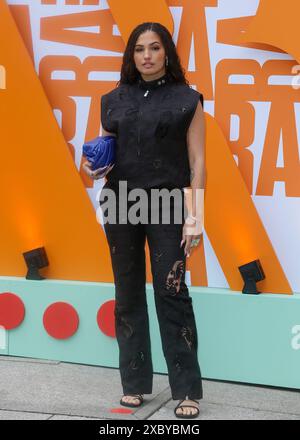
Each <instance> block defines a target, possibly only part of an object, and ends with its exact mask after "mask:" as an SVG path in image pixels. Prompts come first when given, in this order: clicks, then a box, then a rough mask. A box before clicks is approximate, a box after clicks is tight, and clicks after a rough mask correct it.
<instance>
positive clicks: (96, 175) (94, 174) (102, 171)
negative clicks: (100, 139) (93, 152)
mask: <svg viewBox="0 0 300 440" xmlns="http://www.w3.org/2000/svg"><path fill="white" fill-rule="evenodd" d="M102 136H116V134H115V133H111V132H109V131H107V130H105V129H104V128H103V127H102ZM91 165H92V164H91V163H90V162H89V161H86V162H84V163H83V164H82V166H83V169H84V171H85V172H86V174H87V175H88V176H89V177H91V178H92V179H94V180H97V179H102V178H103V177H104V176H106V175H107V174H108V173H109V172H110V170H111V169H112V168H113V167H114V164H113V165H111V166H109V167H107V166H106V167H103V168H98V169H97V170H94V171H92V169H91Z"/></svg>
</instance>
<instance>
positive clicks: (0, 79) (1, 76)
mask: <svg viewBox="0 0 300 440" xmlns="http://www.w3.org/2000/svg"><path fill="white" fill-rule="evenodd" d="M1 89H2V90H5V89H6V70H5V67H4V66H1V64H0V90H1Z"/></svg>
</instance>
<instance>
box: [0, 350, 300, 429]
mask: <svg viewBox="0 0 300 440" xmlns="http://www.w3.org/2000/svg"><path fill="white" fill-rule="evenodd" d="M0 371H1V374H0V387H1V393H0V396H1V397H0V420H9V419H10V420H18V419H20V420H21V419H23V420H26V419H27V420H29V419H30V420H38V419H42V420H46V419H51V420H87V419H96V420H113V419H114V420H116V419H118V420H137V419H139V420H177V421H178V420H179V419H178V418H176V417H175V415H174V412H173V410H174V407H175V406H176V404H177V403H178V401H174V400H172V398H171V393H170V388H169V382H168V377H167V375H163V374H155V375H154V385H153V394H151V395H146V396H145V403H144V405H142V407H140V408H138V409H133V411H132V413H130V414H121V413H115V412H112V410H118V409H119V408H121V409H122V408H123V409H124V407H122V406H121V405H120V404H119V400H120V397H121V395H122V389H121V384H120V373H119V370H118V369H114V368H103V367H98V366H88V365H80V364H71V363H64V362H56V361H50V360H49V361H47V360H45V361H44V360H40V359H29V358H21V357H11V356H0ZM203 388H204V398H203V399H202V400H201V401H200V415H199V417H198V418H197V419H195V420H300V394H299V391H297V390H286V389H282V388H281V389H277V388H272V387H262V386H252V385H245V384H238V383H228V382H219V381H212V380H204V381H203Z"/></svg>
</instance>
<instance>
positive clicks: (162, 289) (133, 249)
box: [84, 23, 205, 418]
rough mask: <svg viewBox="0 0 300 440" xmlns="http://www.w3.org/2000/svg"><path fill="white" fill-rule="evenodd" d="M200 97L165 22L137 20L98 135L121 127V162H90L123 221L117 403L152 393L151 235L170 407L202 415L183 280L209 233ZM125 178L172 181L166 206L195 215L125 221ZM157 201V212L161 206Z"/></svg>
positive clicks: (147, 185) (116, 253) (118, 243)
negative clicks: (173, 194)
mask: <svg viewBox="0 0 300 440" xmlns="http://www.w3.org/2000/svg"><path fill="white" fill-rule="evenodd" d="M202 105H203V96H202V94H201V93H199V92H197V91H196V90H194V89H192V88H191V87H190V86H189V85H188V82H187V81H186V79H185V77H184V73H183V69H182V67H181V65H180V61H179V57H178V55H177V53H176V48H175V45H174V43H173V40H172V36H171V34H170V33H169V31H168V30H167V29H166V28H165V27H164V26H163V25H161V24H160V23H143V24H140V25H139V26H137V27H136V28H135V29H134V30H133V31H132V33H131V35H130V37H129V40H128V43H127V46H126V50H125V52H124V56H123V64H122V69H121V78H120V81H119V84H118V87H116V88H115V89H113V90H112V91H111V92H109V93H107V94H106V95H103V96H102V101H101V122H102V127H103V132H102V134H103V135H104V136H105V135H109V134H110V135H115V136H117V148H116V161H115V165H113V166H111V167H109V168H106V169H99V170H96V171H91V168H90V165H91V164H90V163H89V162H85V164H84V168H85V170H86V172H87V173H88V175H90V176H91V177H92V178H94V179H98V178H101V177H103V176H107V181H106V183H105V185H104V187H103V189H102V192H101V200H100V205H101V208H102V210H103V212H104V203H103V194H104V191H105V190H106V189H108V190H113V191H114V193H115V195H116V200H115V202H117V203H116V204H115V205H114V206H115V208H116V210H117V215H118V220H117V222H116V224H113V222H106V223H105V224H104V227H105V232H106V236H107V240H108V244H109V247H110V255H111V261H112V267H113V272H114V281H115V288H116V290H115V291H116V304H115V318H116V321H115V322H116V336H117V341H118V344H119V353H120V359H119V360H120V374H121V381H122V386H123V392H124V396H123V397H122V399H121V401H120V403H121V404H122V405H124V406H130V407H138V406H140V405H141V404H142V403H143V395H144V394H150V393H152V375H153V369H152V360H151V343H150V335H149V318H148V313H147V302H146V292H145V281H146V272H145V249H144V246H145V239H146V238H147V241H148V245H149V250H150V258H151V270H152V275H153V288H154V297H155V305H156V311H157V317H158V321H159V328H160V334H161V340H162V347H163V352H164V356H165V359H166V362H167V367H168V373H169V383H170V388H171V392H172V398H173V400H179V403H178V405H177V406H176V408H175V410H174V413H175V415H176V417H181V418H194V417H197V416H198V414H199V402H198V400H199V399H202V397H203V393H202V379H201V372H200V367H199V364H198V359H197V347H198V341H197V329H196V323H195V318H194V312H193V307H192V299H191V297H190V296H189V291H188V288H187V286H186V284H185V282H184V279H185V278H184V277H185V264H186V256H189V255H190V252H191V249H192V247H194V246H196V245H198V243H199V240H200V237H201V233H202V232H203V197H204V174H205V159H204V116H203V109H202ZM120 182H122V183H124V182H125V183H126V185H127V190H131V189H137V188H141V189H144V190H145V191H146V193H147V195H149V196H150V191H151V190H152V189H162V188H164V189H166V190H173V189H176V190H178V191H179V192H180V195H182V196H183V197H182V200H183V201H181V202H178V200H179V199H177V202H176V201H174V202H173V203H171V204H170V208H169V211H170V213H171V214H174V212H175V210H176V209H177V210H178V208H179V211H180V210H181V212H182V211H184V210H185V208H186V207H188V213H189V215H188V216H186V217H185V218H184V221H182V222H180V223H175V222H173V221H172V220H171V221H170V222H169V224H163V223H162V222H161V221H160V219H159V222H158V223H156V224H155V223H151V222H150V223H147V224H143V223H137V224H136V223H130V222H127V223H124V222H123V221H124V220H126V221H127V219H125V218H124V211H123V212H122V213H120V211H118V209H120V208H118V207H119V203H118V202H119V198H122V197H121V196H120V186H119V184H120ZM196 192H197V197H196ZM126 194H128V192H127V193H126ZM199 197H200V199H201V200H200V202H201V204H200V210H199V209H197V204H196V202H197V203H198V202H199V200H196V199H197V198H198V199H199ZM128 203H129V205H130V206H132V203H131V202H130V201H129V202H128ZM178 203H179V205H178ZM163 206H164V205H163ZM148 209H149V211H148V213H149V214H151V210H152V211H153V209H154V208H152V207H151V206H150V208H149V204H148ZM156 209H157V213H158V214H159V215H161V214H162V211H163V207H162V206H159V207H158V208H156ZM184 212H186V211H184ZM183 244H184V246H183ZM197 399H198V400H197Z"/></svg>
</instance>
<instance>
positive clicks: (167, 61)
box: [166, 57, 169, 66]
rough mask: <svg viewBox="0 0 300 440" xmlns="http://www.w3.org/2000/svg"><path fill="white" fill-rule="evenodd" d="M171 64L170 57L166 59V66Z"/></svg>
mask: <svg viewBox="0 0 300 440" xmlns="http://www.w3.org/2000/svg"><path fill="white" fill-rule="evenodd" d="M168 64H169V60H168V57H166V66H167V65H168Z"/></svg>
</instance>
